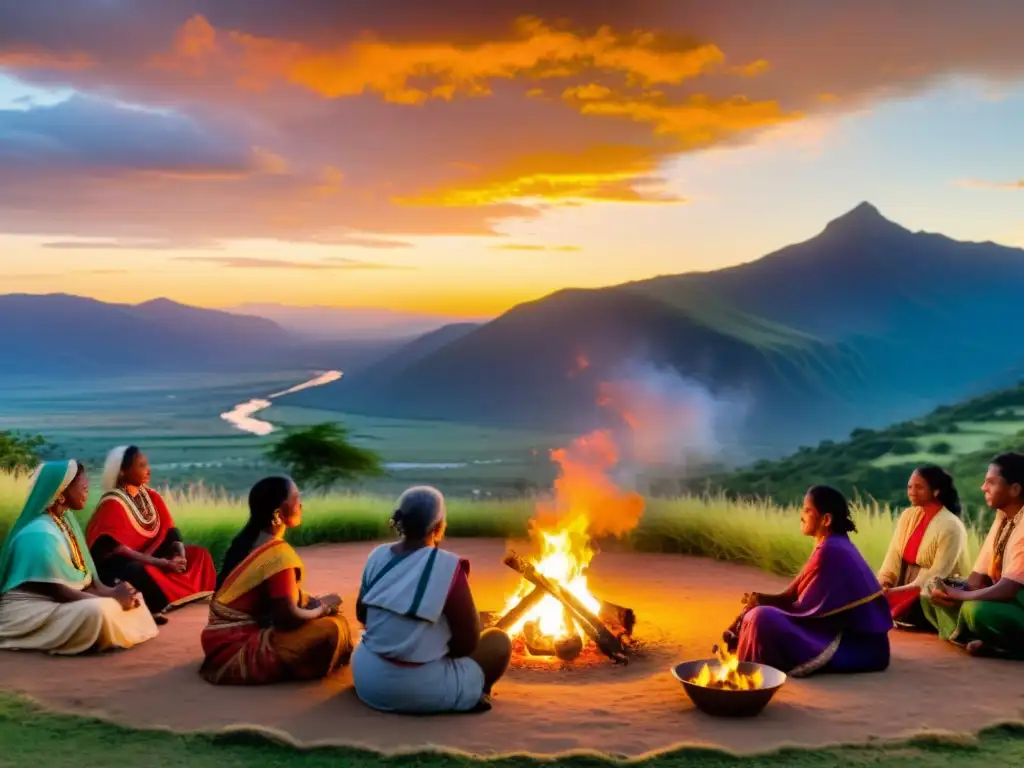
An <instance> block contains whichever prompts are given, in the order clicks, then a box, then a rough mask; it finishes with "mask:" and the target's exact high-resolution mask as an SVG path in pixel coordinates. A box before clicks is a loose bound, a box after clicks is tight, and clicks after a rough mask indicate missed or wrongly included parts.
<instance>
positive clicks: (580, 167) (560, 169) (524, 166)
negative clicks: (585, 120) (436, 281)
mask: <svg viewBox="0 0 1024 768" xmlns="http://www.w3.org/2000/svg"><path fill="white" fill-rule="evenodd" d="M658 160H659V157H658V155H657V154H656V153H655V152H653V151H651V150H650V149H648V148H645V147H636V146H614V145H598V146H594V147H591V148H590V149H587V150H585V151H583V152H580V153H577V154H555V153H540V154H532V155H525V156H522V157H519V158H516V159H515V160H513V161H512V162H510V163H508V164H506V165H504V166H502V167H499V168H496V169H495V170H493V171H490V172H487V173H482V174H478V175H477V176H476V178H473V179H469V180H466V181H465V182H461V183H455V184H452V185H450V186H448V187H444V188H440V189H435V190H432V191H428V192H425V193H423V194H421V195H418V196H414V197H406V198H397V199H396V200H395V202H398V203H401V204H403V205H429V206H460V207H461V206H480V205H493V204H495V203H501V202H509V201H513V200H522V199H542V200H556V201H563V200H565V201H572V200H591V201H604V202H628V203H639V202H662V203H665V202H673V203H678V202H683V201H682V200H681V199H680V198H677V197H673V196H671V195H667V194H665V193H664V192H662V191H661V190H659V189H658V186H659V184H660V180H659V179H657V178H656V177H655V176H654V175H653V174H654V173H655V171H656V169H657V165H658Z"/></svg>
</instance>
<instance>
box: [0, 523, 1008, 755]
mask: <svg viewBox="0 0 1024 768" xmlns="http://www.w3.org/2000/svg"><path fill="white" fill-rule="evenodd" d="M370 547H371V545H369V544H353V545H343V546H318V547H311V548H308V549H306V550H304V551H303V557H304V559H305V562H306V566H307V573H308V578H307V582H306V586H307V587H308V588H309V589H310V591H312V592H314V593H323V592H328V591H337V592H339V593H340V594H341V595H342V597H343V598H344V599H345V602H346V605H347V606H348V607H349V608H348V614H349V615H351V613H352V611H353V610H354V609H353V608H352V606H353V604H354V601H355V597H356V589H357V585H358V582H359V576H360V574H361V572H362V566H363V563H364V561H365V558H366V554H367V553H368V551H369V549H370ZM449 548H450V549H452V550H454V551H457V552H459V553H460V554H462V555H464V556H466V557H469V558H470V559H471V561H472V564H473V571H472V584H473V589H474V593H475V595H476V596H477V602H478V606H479V607H480V609H481V610H488V609H492V610H497V609H500V608H501V607H502V606H503V605H504V601H505V597H506V595H508V594H511V593H512V592H513V591H514V590H515V588H516V586H517V584H518V576H517V575H516V574H515V573H513V572H512V571H511V570H509V569H507V568H506V567H504V566H503V565H502V563H501V557H502V554H503V552H504V544H503V543H502V542H495V541H480V540H455V541H451V542H449ZM784 583H785V582H784V580H781V579H778V578H773V577H770V576H766V575H765V574H763V573H761V572H759V571H756V570H753V569H750V568H743V567H739V566H734V565H728V564H724V563H715V562H712V561H708V560H702V559H697V558H687V557H679V556H673V555H633V554H617V553H602V554H599V555H598V556H597V557H596V558H595V560H594V562H593V563H592V564H591V569H590V586H591V591H593V592H594V593H595V594H597V595H598V596H600V597H603V598H605V599H607V600H610V601H612V602H615V603H618V604H620V605H627V606H630V607H632V608H634V609H635V610H636V613H637V617H638V623H637V630H636V635H637V636H638V637H639V638H640V639H642V640H643V641H644V642H645V643H646V650H645V655H644V656H643V657H642V658H640V659H637V660H634V661H633V662H632V663H630V664H629V665H628V666H625V667H617V666H613V665H612V664H611V663H610V662H609V663H594V662H591V663H586V664H583V665H582V666H576V667H572V668H567V669H562V668H559V666H558V665H557V664H555V665H552V666H551V667H550V668H548V669H538V668H537V665H536V664H535V663H534V664H532V665H529V666H528V667H522V666H520V667H518V668H513V669H512V670H511V671H510V672H509V674H508V676H507V678H506V679H505V680H503V681H502V682H501V683H500V684H499V686H498V687H497V688H496V689H495V696H494V709H493V711H491V712H489V713H486V714H483V715H470V716H466V715H456V716H448V715H446V716H439V717H403V716H396V715H385V714H381V713H377V712H374V711H371V710H370V709H368V708H366V707H364V706H363V705H362V704H361V703H360V701H359V700H358V699H357V698H356V695H355V693H354V692H353V690H352V687H351V678H350V676H349V674H348V672H347V671H346V672H344V673H342V674H340V675H338V676H336V677H335V678H333V679H331V680H328V681H325V682H322V683H311V684H290V685H282V686H270V687H263V688H245V689H238V688H216V687H213V686H210V685H208V684H207V683H205V682H204V681H203V680H201V679H200V678H199V676H198V675H197V674H196V670H197V669H198V667H199V663H200V658H201V651H200V646H199V633H200V630H201V629H202V627H203V625H204V624H205V621H206V607H205V605H197V606H191V607H188V608H185V609H183V610H181V611H179V612H178V613H176V614H174V615H173V616H172V620H171V622H170V624H168V625H167V626H165V627H163V628H162V630H161V634H160V637H158V638H157V639H156V640H154V641H152V642H150V643H146V644H145V645H142V646H140V647H138V648H134V649H131V650H129V651H123V652H115V653H112V654H109V655H104V656H94V657H82V658H54V657H48V656H44V655H41V654H34V653H32V654H29V653H24V654H22V653H15V652H4V653H0V686H2V687H3V688H5V689H8V690H15V691H18V692H21V693H24V694H28V695H29V696H31V697H33V698H35V699H37V700H39V701H41V702H43V703H45V704H47V705H50V706H53V707H55V708H58V709H61V710H65V711H73V712H79V713H85V714H89V715H96V716H100V717H105V718H110V719H113V720H116V721H119V722H123V723H127V724H130V725H135V726H166V727H170V728H174V729H187V730H207V729H219V728H222V727H224V726H229V725H237V724H246V725H258V726H263V727H267V728H270V729H274V730H277V731H283V732H285V733H287V734H290V735H291V736H292V737H293V738H294V739H296V740H298V741H300V742H302V743H306V744H312V743H324V742H328V743H336V744H348V745H353V746H365V747H369V748H373V749H377V750H381V751H385V752H390V751H402V750H407V749H415V748H423V747H427V746H436V747H444V748H451V749H457V750H463V751H467V752H472V753H479V754H495V753H507V752H513V751H514V752H521V751H528V752H532V753H539V754H551V753H558V752H563V751H567V750H574V749H587V750H598V751H601V752H604V753H608V754H613V755H629V756H634V755H638V754H642V753H646V752H650V751H656V750H663V749H666V748H669V747H672V746H676V745H679V744H683V743H685V744H703V745H714V746H719V747H724V748H726V749H729V750H732V751H735V752H739V753H752V752H760V751H763V750H767V749H772V748H775V747H778V746H780V745H785V744H801V745H822V744H831V743H836V742H866V741H870V740H874V739H889V738H897V737H901V736H905V735H909V734H911V733H915V732H919V731H922V730H926V729H938V730H953V731H960V732H964V731H974V730H977V729H979V728H981V727H984V726H986V725H989V724H993V723H996V722H1003V721H1007V720H1019V719H1022V718H1024V686H1021V685H1019V684H1018V683H1017V682H1014V681H1020V680H1022V679H1024V676H1022V675H1024V667H1022V666H1020V665H1019V664H1015V663H1013V662H1004V661H994V660H978V659H972V658H968V657H966V656H965V655H963V654H962V653H960V652H959V651H958V650H956V649H955V648H952V647H950V646H947V645H946V644H944V643H942V642H940V641H938V640H936V639H934V638H928V637H923V636H915V635H905V634H901V633H894V634H893V662H892V666H891V667H890V669H889V670H888V671H887V672H884V673H881V674H875V675H864V676H848V677H839V676H835V677H830V676H822V677H818V678H811V679H809V680H790V681H789V682H787V684H786V685H785V686H784V687H783V688H782V690H781V691H779V693H778V694H777V695H776V697H775V698H774V700H773V701H772V702H771V703H770V704H769V706H768V708H767V709H766V710H765V711H764V712H762V714H761V715H760V716H759V717H757V718H755V719H753V720H745V721H729V720H720V719H714V718H711V717H708V716H706V715H704V714H703V713H701V712H700V711H698V710H696V709H695V708H694V707H693V705H692V704H691V703H690V701H689V699H687V698H686V695H685V694H684V692H683V690H682V686H681V685H680V684H679V683H678V682H677V681H676V680H675V679H674V678H673V677H672V676H671V674H670V672H669V669H670V667H671V666H672V664H673V662H676V661H682V660H688V659H694V658H706V657H708V656H709V655H710V654H709V651H710V648H711V646H712V645H713V644H714V643H715V642H716V641H717V639H718V638H719V637H720V636H721V632H722V629H723V628H724V627H725V626H727V625H728V624H729V622H730V621H731V620H732V619H733V618H735V615H736V612H737V610H738V608H739V602H738V601H739V598H740V595H741V594H742V593H743V592H745V591H747V590H750V589H760V590H772V589H775V588H777V587H781V586H782V585H783V584H784ZM351 620H352V621H353V623H354V617H353V618H352V619H351Z"/></svg>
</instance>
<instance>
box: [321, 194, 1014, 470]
mask: <svg viewBox="0 0 1024 768" xmlns="http://www.w3.org/2000/svg"><path fill="white" fill-rule="evenodd" d="M1022 290H1024V252H1022V251H1020V250H1019V249H1013V248H1006V247H1002V246H997V245H994V244H991V243H983V244H976V243H959V242H956V241H953V240H950V239H948V238H945V237H942V236H940V235H933V234H925V233H913V232H910V231H908V230H906V229H904V228H903V227H900V226H899V225H897V224H895V223H893V222H891V221H888V220H887V219H885V218H884V217H883V216H882V215H881V214H880V213H879V212H878V211H877V210H876V209H875V208H874V207H873V206H871V205H869V204H866V203H865V204H862V205H860V206H858V207H857V208H855V209H854V210H852V211H850V212H849V213H847V214H846V215H844V216H842V217H840V218H838V219H836V220H835V221H833V222H830V223H829V224H828V225H827V226H826V227H825V228H824V230H823V231H822V232H821V233H819V234H818V235H817V236H815V237H813V238H811V239H810V240H807V241H806V242H803V243H799V244H796V245H792V246H789V247H787V248H783V249H781V250H780V251H777V252H775V253H773V254H770V255H768V256H766V257H764V258H762V259H760V260H758V261H754V262H751V263H748V264H743V265H740V266H737V267H732V268H729V269H724V270H719V271H716V272H708V273H699V274H696V273H691V274H684V275H674V276H665V277H659V278H654V279H651V280H645V281H640V282H634V283H630V284H626V285H620V286H614V287H611V288H604V289H598V290H564V291H559V292H558V293H555V294H552V295H551V296H548V297H546V298H544V299H541V300H539V301H535V302H531V303H528V304H523V305H520V306H517V307H515V308H513V309H512V310H511V311H509V312H507V313H506V314H505V315H503V316H501V317H499V318H497V319H496V320H493V321H491V322H489V323H487V324H485V325H483V326H482V327H480V328H479V329H477V330H475V331H473V332H472V333H470V334H468V335H466V336H464V337H462V338H459V339H457V340H455V341H452V342H451V343H449V344H447V345H445V346H444V347H442V348H440V349H438V350H437V351H436V352H434V353H433V354H430V355H428V356H425V357H423V358H422V359H420V360H419V361H418V362H416V363H415V364H413V365H408V366H406V367H405V368H404V369H403V370H402V371H400V372H396V373H395V375H394V376H393V377H391V379H390V380H386V381H385V380H382V379H381V378H380V377H376V376H375V377H372V378H371V377H369V376H368V375H367V378H366V379H364V378H363V376H362V375H353V376H346V377H345V379H344V380H342V381H341V382H338V383H337V384H336V385H332V386H330V387H324V388H322V389H320V390H317V391H316V392H315V393H311V394H310V396H309V398H310V400H315V401H316V402H315V405H316V406H317V407H320V408H333V409H336V410H345V411H350V412H360V413H366V414H378V415H384V414H390V415H395V416H403V417H409V418H434V419H448V420H455V421H469V422H477V423H493V424H502V423H511V424H523V425H532V424H546V425H549V426H554V425H557V426H558V427H559V428H577V427H580V426H583V425H586V424H592V423H593V421H594V419H595V418H597V414H596V408H595V406H594V405H593V403H594V402H595V399H596V388H597V385H598V383H599V382H600V381H601V380H603V379H606V378H607V377H609V376H614V375H615V373H616V371H617V370H619V368H620V366H621V365H622V364H623V363H624V362H626V361H628V360H630V359H636V358H642V359H646V360H648V361H651V362H654V363H656V364H659V365H661V366H667V367H671V368H674V369H675V370H677V371H679V372H680V373H682V374H684V375H686V376H688V377H690V378H692V379H695V380H697V381H699V382H701V383H702V384H704V385H705V386H706V387H707V388H708V389H709V390H711V391H712V392H713V393H715V394H719V395H733V396H738V397H739V398H740V399H743V400H746V401H747V402H750V403H752V404H753V409H752V412H751V414H750V416H749V418H748V421H747V425H746V429H745V431H744V432H743V433H742V434H741V435H740V436H739V439H738V445H737V446H736V451H735V453H736V454H737V456H736V458H749V457H751V456H753V457H758V456H779V455H783V454H784V453H786V452H788V451H791V450H793V449H795V448H796V447H797V446H798V445H800V444H801V443H816V442H817V441H818V440H820V439H823V438H833V439H837V438H839V437H841V436H843V435H845V434H847V433H848V432H849V431H850V429H852V428H853V427H856V426H868V427H878V426H882V425H885V424H889V423H892V422H893V421H897V420H900V419H904V418H907V417H909V416H911V415H913V414H915V413H921V412H924V411H926V410H928V409H929V408H932V407H934V406H936V405H937V404H939V403H941V402H944V401H949V400H957V399H961V398H963V397H966V396H970V395H974V394H977V393H980V392H984V391H987V390H990V389H992V388H994V387H995V386H1000V385H1006V384H1008V383H1010V382H1012V381H1015V380H1016V378H1015V373H1014V372H1015V371H1016V370H1017V366H1019V365H1020V364H1021V362H1022V361H1021V359H1020V358H1017V357H1016V356H1013V355H1011V356H1008V354H1007V352H1008V350H1014V349H1016V344H1015V338H1014V336H1013V327H1012V325H1011V324H1008V323H1006V322H1005V320H1006V318H1007V317H1011V316H1013V314H1012V311H1013V308H1014V307H1015V306H1016V303H1017V298H1016V297H1017V296H1019V295H1021V291H1022ZM579 355H585V356H586V358H587V359H588V360H589V361H590V362H591V366H590V367H589V368H587V369H586V371H583V372H582V373H581V374H580V375H570V370H571V369H572V367H573V360H575V359H576V358H577V356H579ZM1022 357H1024V356H1022ZM365 373H366V374H368V373H369V372H365ZM311 404H314V403H311Z"/></svg>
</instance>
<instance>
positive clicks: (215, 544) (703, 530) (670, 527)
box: [0, 475, 980, 574]
mask: <svg viewBox="0 0 1024 768" xmlns="http://www.w3.org/2000/svg"><path fill="white" fill-rule="evenodd" d="M26 490H27V480H26V478H24V477H22V478H14V477H11V476H9V475H0V535H5V534H6V531H7V530H8V529H9V527H10V524H11V522H12V521H13V519H14V518H15V517H16V516H17V515H18V513H19V511H20V509H21V504H22V502H23V500H24V498H25V493H26ZM167 498H168V502H169V504H170V506H171V510H172V512H173V514H174V515H175V520H176V522H177V524H178V526H179V527H180V528H181V529H182V533H183V534H184V536H185V537H186V539H187V540H188V541H190V542H193V543H196V544H201V545H202V546H205V547H207V548H209V549H210V551H211V552H212V554H213V556H214V558H215V559H218V560H219V558H220V557H221V556H222V555H223V553H224V552H225V551H226V550H227V546H228V544H229V543H230V541H231V538H232V537H233V536H234V534H235V533H236V532H237V531H238V529H239V528H240V527H241V526H242V524H243V523H244V521H245V519H246V516H247V512H246V509H245V505H244V502H243V501H241V500H239V499H238V498H235V497H232V496H229V495H227V494H223V493H218V492H214V491H210V490H208V489H206V488H204V487H202V486H197V487H194V488H192V489H190V490H187V491H184V492H181V491H173V490H172V491H168V496H167ZM94 500H95V499H94ZM393 505H394V499H392V498H388V497H385V496H374V495H356V494H332V495H325V496H311V497H307V498H306V499H305V500H304V504H303V506H304V514H303V523H302V526H301V527H300V528H298V529H296V530H294V531H292V532H291V533H290V539H289V540H290V541H292V543H294V544H296V545H306V544H319V543H325V542H346V541H370V540H379V539H383V538H388V537H389V536H390V535H391V533H390V529H389V528H388V525H387V522H388V518H389V517H390V515H391V510H392V509H393ZM90 508H91V507H90ZM533 511H534V506H533V501H532V500H530V499H526V498H522V499H515V500H506V501H498V500H479V501H476V500H470V499H458V498H454V499H449V509H448V519H449V524H448V535H449V536H450V537H452V538H464V537H483V538H514V537H520V536H523V535H525V533H526V525H527V521H528V520H529V519H530V517H531V515H532V514H533ZM855 514H856V521H857V526H858V528H859V532H858V533H856V534H854V541H855V543H856V544H857V546H858V547H859V548H860V550H861V552H862V553H863V554H864V556H865V558H867V560H868V562H869V563H871V565H872V566H873V567H878V566H880V565H881V562H882V559H883V557H884V556H885V550H886V548H887V546H888V544H889V539H890V538H891V536H892V532H893V526H894V521H893V516H892V513H891V511H890V510H889V509H888V508H887V507H882V506H878V505H858V506H857V507H856V512H855ZM87 516H88V514H87V513H85V514H84V515H83V522H84V521H85V520H84V518H87ZM979 543H980V539H979V536H978V531H977V530H974V529H972V530H971V554H972V556H973V555H974V554H976V553H977V551H978V548H979ZM622 545H625V546H628V547H631V548H633V549H635V550H637V551H641V552H667V553H679V554H687V555H699V556H704V557H711V558H715V559H718V560H725V561H729V562H735V563H743V564H747V565H752V566H755V567H758V568H761V569H762V570H765V571H769V572H772V573H779V574H792V573H795V572H796V571H797V570H798V569H799V567H800V566H801V565H802V564H803V562H804V560H806V558H807V556H808V554H809V553H810V551H811V546H812V542H811V541H810V540H809V539H808V538H807V537H805V536H802V535H801V534H800V525H799V513H798V510H797V509H796V508H795V507H780V506H776V505H773V504H770V503H760V502H753V501H730V500H728V499H726V498H725V497H722V496H715V497H700V496H688V497H681V498H677V499H651V500H649V501H648V506H647V509H646V510H645V512H644V515H643V518H642V519H641V521H640V525H639V526H638V527H637V529H636V530H634V531H633V532H632V533H630V534H629V535H628V537H627V538H626V539H625V540H624V542H623V543H622ZM617 546H621V545H620V544H617Z"/></svg>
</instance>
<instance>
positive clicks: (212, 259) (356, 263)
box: [175, 256, 415, 271]
mask: <svg viewBox="0 0 1024 768" xmlns="http://www.w3.org/2000/svg"><path fill="white" fill-rule="evenodd" d="M175 261H189V262H194V263H201V264H213V265H216V266H218V267H228V268H231V269H299V270H312V271H321V270H339V269H340V270H348V269H371V270H378V269H383V270H403V271H404V270H411V269H415V267H409V266H404V265H394V264H380V263H378V262H374V261H360V260H358V259H346V258H328V259H324V260H323V261H291V260H289V259H260V258H254V257H251V256H178V257H175Z"/></svg>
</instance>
